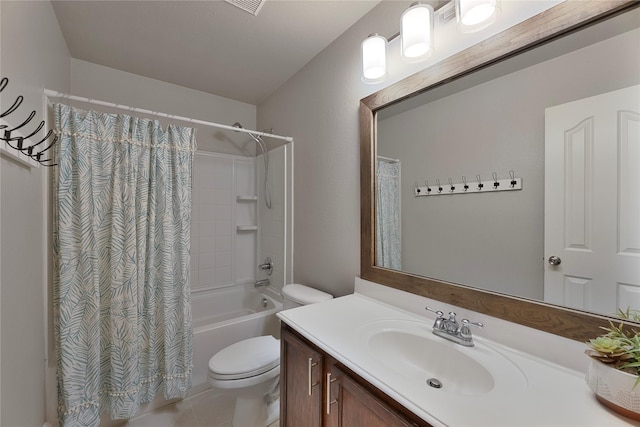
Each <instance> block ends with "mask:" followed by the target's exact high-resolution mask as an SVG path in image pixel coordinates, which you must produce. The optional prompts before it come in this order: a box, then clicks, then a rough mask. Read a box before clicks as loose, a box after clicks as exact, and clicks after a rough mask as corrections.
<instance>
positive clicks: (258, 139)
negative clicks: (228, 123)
mask: <svg viewBox="0 0 640 427" xmlns="http://www.w3.org/2000/svg"><path fill="white" fill-rule="evenodd" d="M232 126H233V127H234V128H238V129H244V127H243V126H242V125H241V124H240V122H235V123H234V124H233V125H232ZM236 132H238V131H236ZM245 132H246V131H245ZM247 133H248V134H249V136H250V137H251V139H253V140H254V141H255V142H256V144H258V148H260V151H261V152H262V159H263V161H264V193H265V199H264V203H265V204H266V205H267V208H268V209H271V195H270V194H269V185H268V180H267V177H268V175H269V155H268V154H269V153H268V150H267V144H265V143H264V141H263V140H262V138H261V137H260V135H254V134H253V133H251V132H247Z"/></svg>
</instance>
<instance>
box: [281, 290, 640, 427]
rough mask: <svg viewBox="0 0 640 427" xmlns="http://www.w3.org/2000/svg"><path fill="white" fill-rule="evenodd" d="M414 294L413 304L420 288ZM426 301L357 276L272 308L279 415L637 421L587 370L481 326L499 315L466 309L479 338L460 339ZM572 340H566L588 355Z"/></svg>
mask: <svg viewBox="0 0 640 427" xmlns="http://www.w3.org/2000/svg"><path fill="white" fill-rule="evenodd" d="M396 292H397V291H396ZM411 298H412V299H413V301H412V304H414V305H415V304H416V301H415V299H416V298H420V297H416V296H412V297H411ZM400 299H402V297H401V298H400ZM422 303H423V302H422V301H419V302H418V304H422ZM423 311H424V314H422V313H418V312H416V311H415V310H413V309H411V310H407V309H406V308H404V307H399V306H398V305H392V304H390V303H388V302H386V301H385V302H383V301H381V300H377V299H375V298H374V297H371V296H369V295H364V294H360V293H358V286H356V293H354V294H353V295H348V296H345V297H341V298H336V299H334V300H331V301H327V302H324V303H321V304H314V305H309V306H305V307H299V308H295V309H291V310H285V311H282V312H280V313H278V317H279V318H280V319H281V320H282V339H281V415H280V420H281V425H282V426H289V427H291V426H300V425H305V426H338V425H344V426H349V427H358V426H366V427H374V426H385V427H387V426H470V425H473V426H480V425H486V426H489V425H490V426H513V425H528V426H548V425H554V426H576V425H580V426H618V425H640V423H636V422H634V421H632V420H629V419H627V418H624V417H622V416H619V415H617V414H614V413H613V412H610V411H609V410H607V409H606V408H604V407H603V406H601V405H600V404H599V403H598V402H597V401H596V399H595V397H594V396H593V394H592V392H591V390H590V389H589V387H588V386H587V385H586V383H585V380H584V373H582V372H579V371H577V370H574V369H570V368H567V367H566V366H561V365H559V364H556V363H554V362H553V359H551V360H549V359H545V358H541V357H539V356H538V355H534V354H531V353H530V352H527V351H526V350H525V351H523V349H522V348H513V347H510V346H507V345H505V344H504V343H503V342H502V340H495V338H493V337H495V335H491V334H487V333H486V332H487V330H489V329H493V332H494V333H495V332H498V330H499V331H500V333H502V332H504V331H506V330H505V329H503V328H504V327H505V325H504V324H503V323H502V322H503V321H502V320H500V319H493V318H490V317H488V316H481V315H479V316H480V318H478V319H470V320H472V321H473V320H479V321H482V322H483V323H484V324H485V327H484V329H482V330H474V331H473V332H474V341H475V346H473V347H464V346H462V345H460V344H456V343H453V342H450V341H447V340H444V339H443V338H441V337H438V336H436V335H434V334H433V333H432V325H433V321H434V318H435V316H434V315H433V314H432V313H429V312H427V311H425V310H423ZM459 314H460V313H459ZM463 314H464V315H465V317H472V315H473V314H472V313H471V314H469V313H463ZM461 318H462V317H461ZM508 327H509V326H508V325H507V328H508ZM515 327H517V328H522V327H521V326H519V325H515ZM509 332H511V331H509ZM522 332H523V333H524V334H527V333H529V331H526V330H523V331H522ZM510 335H513V334H510ZM487 336H492V339H488V338H487ZM533 338H534V339H535V338H538V337H533ZM552 339H554V338H552ZM508 340H509V339H508V338H507V339H506V341H507V342H508ZM537 342H538V345H539V346H543V347H545V346H548V345H549V344H550V342H545V340H544V339H542V340H538V341H537ZM576 344H579V343H576ZM577 347H579V346H574V347H572V344H569V346H568V347H564V348H563V349H564V350H568V351H569V353H570V354H569V355H567V357H573V358H577V359H578V360H582V359H581V358H585V360H586V358H587V356H585V355H584V354H583V353H582V351H581V349H578V348H577ZM552 352H553V350H551V353H552ZM434 379H435V380H436V382H435V384H437V383H440V384H441V387H437V386H434V383H433V381H430V380H434Z"/></svg>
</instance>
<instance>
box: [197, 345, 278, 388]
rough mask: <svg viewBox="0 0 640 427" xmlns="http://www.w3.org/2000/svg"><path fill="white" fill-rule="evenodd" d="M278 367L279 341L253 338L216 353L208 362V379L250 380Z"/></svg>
mask: <svg viewBox="0 0 640 427" xmlns="http://www.w3.org/2000/svg"><path fill="white" fill-rule="evenodd" d="M279 365H280V340H278V339H275V338H274V337H273V336H271V335H267V336H261V337H254V338H249V339H246V340H243V341H240V342H237V343H235V344H232V345H230V346H229V347H227V348H225V349H223V350H221V351H219V352H218V353H216V354H215V355H214V356H213V357H212V358H211V359H210V360H209V377H210V378H212V379H216V380H238V379H243V378H250V377H255V376H257V375H260V374H263V373H265V372H268V371H270V370H273V369H274V368H275V367H279ZM279 371H280V370H279V369H278V372H279Z"/></svg>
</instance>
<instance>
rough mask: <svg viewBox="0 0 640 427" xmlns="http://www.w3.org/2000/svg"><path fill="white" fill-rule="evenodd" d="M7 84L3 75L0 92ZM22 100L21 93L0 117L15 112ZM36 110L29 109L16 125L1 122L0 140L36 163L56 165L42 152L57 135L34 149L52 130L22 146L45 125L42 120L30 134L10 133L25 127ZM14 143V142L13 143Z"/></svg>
mask: <svg viewBox="0 0 640 427" xmlns="http://www.w3.org/2000/svg"><path fill="white" fill-rule="evenodd" d="M8 84H9V79H8V78H7V77H3V78H2V79H1V80H0V92H2V91H3V90H4V89H5V88H6V87H7V85H8ZM23 101H24V97H23V96H22V95H19V96H18V97H17V98H16V100H15V101H14V102H13V104H12V105H11V107H9V108H8V109H7V110H6V111H4V112H3V113H1V114H0V118H4V117H6V116H8V115H9V114H11V113H13V112H15V111H16V110H17V109H18V108H19V107H20V105H22V102H23ZM35 115H36V112H35V111H31V113H30V114H29V116H28V117H27V118H26V119H25V120H24V121H23V122H22V123H20V124H19V125H18V126H16V127H14V128H11V129H8V128H9V126H8V125H6V124H2V125H0V129H3V130H4V132H3V136H1V137H0V141H4V142H5V143H6V146H8V147H10V148H13V149H14V150H18V151H19V152H20V153H22V154H24V155H25V156H28V157H30V158H31V159H33V160H35V161H37V162H38V163H40V164H41V165H42V166H46V167H52V166H56V165H57V163H53V164H52V163H51V162H52V159H43V158H42V156H43V153H44V152H46V151H47V150H49V149H50V148H51V147H53V145H54V144H55V143H56V142H58V137H57V136H55V137H54V138H53V140H52V141H51V143H50V144H49V145H48V146H47V147H46V148H44V149H43V150H38V151H36V147H38V146H39V145H40V144H42V143H43V142H44V141H46V140H47V139H49V138H50V137H51V135H52V134H53V130H49V132H47V134H46V135H45V136H44V138H42V139H41V140H40V141H38V142H36V143H35V144H31V145H29V146H27V147H25V146H24V141H25V140H30V139H31V137H33V136H34V135H36V134H37V133H38V132H40V131H41V130H42V128H43V127H44V125H45V122H44V120H43V121H41V122H40V123H39V124H38V126H36V128H35V130H34V131H33V132H31V133H30V134H28V135H26V136H24V135H18V136H12V133H14V132H15V131H17V130H18V129H21V128H23V127H25V126H26V125H28V124H29V123H31V121H32V120H33V118H34V117H35ZM14 143H15V144H14Z"/></svg>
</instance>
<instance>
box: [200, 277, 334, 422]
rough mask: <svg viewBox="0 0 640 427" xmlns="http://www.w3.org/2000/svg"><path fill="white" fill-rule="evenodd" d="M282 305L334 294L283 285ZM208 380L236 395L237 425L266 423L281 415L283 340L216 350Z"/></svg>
mask: <svg viewBox="0 0 640 427" xmlns="http://www.w3.org/2000/svg"><path fill="white" fill-rule="evenodd" d="M282 297H283V302H282V305H283V309H285V310H287V309H289V308H294V307H299V306H302V305H308V304H315V303H318V302H322V301H327V300H330V299H332V298H333V296H331V295H330V294H328V293H326V292H322V291H319V290H317V289H313V288H310V287H308V286H304V285H298V284H290V285H286V286H284V287H283V288H282ZM208 379H209V384H210V385H211V386H212V387H214V388H217V389H220V390H224V392H225V393H228V394H230V395H232V396H234V397H235V398H236V404H235V409H234V413H233V421H232V425H233V426H234V427H267V426H268V425H270V424H271V423H273V422H275V421H276V420H277V419H278V418H279V415H280V387H279V384H280V340H278V339H276V338H274V337H273V336H271V335H266V336H261V337H254V338H249V339H246V340H242V341H240V342H237V343H235V344H232V345H230V346H228V347H226V348H224V349H222V350H220V351H219V352H217V353H216V354H215V355H214V356H213V357H212V358H211V359H210V360H209V378H208Z"/></svg>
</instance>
